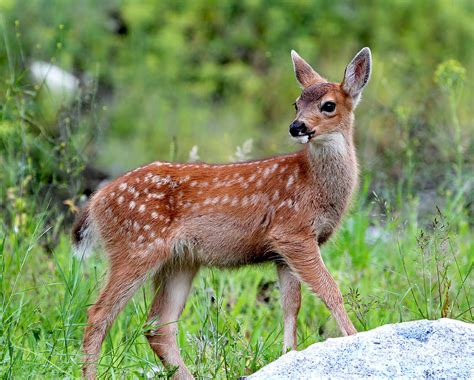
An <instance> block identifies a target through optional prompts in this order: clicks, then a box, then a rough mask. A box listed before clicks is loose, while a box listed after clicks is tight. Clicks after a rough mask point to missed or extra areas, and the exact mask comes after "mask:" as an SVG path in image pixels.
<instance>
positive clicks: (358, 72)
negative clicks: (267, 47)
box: [290, 47, 372, 144]
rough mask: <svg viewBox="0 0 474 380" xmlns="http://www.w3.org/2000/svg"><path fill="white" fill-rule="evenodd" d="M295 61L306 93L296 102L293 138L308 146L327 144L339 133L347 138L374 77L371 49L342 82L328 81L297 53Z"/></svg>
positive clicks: (350, 67)
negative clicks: (322, 142) (366, 90)
mask: <svg viewBox="0 0 474 380" xmlns="http://www.w3.org/2000/svg"><path fill="white" fill-rule="evenodd" d="M291 58H292V60H293V66H294V70H295V75H296V80H297V81H298V83H299V84H300V86H301V88H302V92H301V95H300V96H299V97H298V98H297V99H296V102H295V103H294V105H295V109H296V118H295V120H294V121H293V122H292V123H291V125H290V136H291V137H292V138H293V139H295V140H296V141H297V142H299V143H301V144H306V143H308V142H310V141H313V142H315V143H317V142H318V141H324V140H325V139H326V138H327V136H331V135H333V134H334V133H337V132H340V133H342V134H343V135H344V134H345V132H347V131H345V130H347V128H350V126H351V125H352V119H353V111H354V109H355V107H356V106H357V103H358V102H359V100H360V96H361V93H362V90H363V88H364V87H365V86H366V85H367V82H368V81H369V78H370V71H371V61H372V59H371V54H370V49H369V48H367V47H365V48H363V49H362V50H361V51H360V52H359V53H357V54H356V56H355V57H354V58H353V60H352V61H351V62H350V63H349V65H347V67H346V70H345V73H344V79H343V80H342V82H341V83H330V82H328V81H327V80H326V79H324V78H323V77H322V76H320V75H319V74H318V73H317V72H316V71H315V70H314V69H313V68H312V67H311V66H310V65H309V64H308V63H307V62H306V61H305V60H304V59H303V58H301V57H300V56H299V55H298V53H296V52H295V51H294V50H292V51H291Z"/></svg>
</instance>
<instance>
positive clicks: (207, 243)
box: [173, 215, 279, 267]
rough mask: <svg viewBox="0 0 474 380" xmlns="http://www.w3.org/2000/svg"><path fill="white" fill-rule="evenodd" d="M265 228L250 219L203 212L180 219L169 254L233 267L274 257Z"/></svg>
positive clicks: (204, 263)
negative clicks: (171, 252) (181, 221)
mask: <svg viewBox="0 0 474 380" xmlns="http://www.w3.org/2000/svg"><path fill="white" fill-rule="evenodd" d="M266 232H267V229H266V227H265V226H264V225H261V224H260V225H259V224H256V223H253V222H252V220H240V219H238V218H234V217H231V216H226V215H206V216H202V217H199V218H193V219H192V220H190V221H187V222H184V223H183V225H182V226H181V228H180V232H179V233H178V234H177V236H176V238H175V242H176V243H175V244H174V250H173V251H174V252H173V256H175V257H183V259H185V260H192V261H194V262H196V263H198V264H200V265H205V266H215V267H237V266H242V265H247V264H255V263H260V262H265V261H271V260H275V259H278V258H279V256H278V255H277V254H275V253H274V252H272V251H271V250H270V249H269V246H268V243H267V238H266V235H267V234H266Z"/></svg>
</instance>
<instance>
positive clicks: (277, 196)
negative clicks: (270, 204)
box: [272, 190, 280, 201]
mask: <svg viewBox="0 0 474 380" xmlns="http://www.w3.org/2000/svg"><path fill="white" fill-rule="evenodd" d="M278 198H280V192H279V191H278V190H275V192H274V193H273V197H272V201H277V200H278Z"/></svg>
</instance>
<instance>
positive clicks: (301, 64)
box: [291, 50, 324, 88]
mask: <svg viewBox="0 0 474 380" xmlns="http://www.w3.org/2000/svg"><path fill="white" fill-rule="evenodd" d="M291 59H292V60H293V68H294V70H295V75H296V80H297V81H298V83H299V84H300V86H301V88H306V87H309V86H311V85H312V84H315V83H317V82H324V79H323V78H322V77H321V76H320V75H319V74H318V73H317V72H316V71H314V70H313V68H312V67H311V66H310V65H309V64H308V63H307V62H306V61H305V60H304V59H303V58H301V57H300V56H299V55H298V53H297V52H296V51H294V50H292V51H291Z"/></svg>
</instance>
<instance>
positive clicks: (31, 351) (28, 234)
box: [0, 194, 474, 378]
mask: <svg viewBox="0 0 474 380" xmlns="http://www.w3.org/2000/svg"><path fill="white" fill-rule="evenodd" d="M365 198H366V194H362V196H361V197H360V198H359V199H360V200H359V201H357V202H356V203H355V206H354V208H353V210H352V212H351V213H350V215H349V216H348V217H347V218H346V220H345V222H344V224H343V225H342V227H341V229H340V231H339V233H338V234H337V235H336V237H335V238H334V239H333V240H332V241H331V242H330V243H328V244H327V245H326V246H325V247H324V248H323V256H324V258H325V261H326V264H327V266H328V267H329V270H330V272H331V273H332V274H333V276H334V277H335V279H336V281H337V282H338V283H339V285H340V287H341V289H342V291H343V293H345V294H346V297H345V299H346V303H347V305H346V306H347V307H348V308H349V310H350V315H351V318H352V320H353V321H354V322H355V324H356V327H357V328H358V329H359V330H366V329H371V328H374V327H377V326H380V325H383V324H386V323H394V322H400V321H406V320H412V319H421V318H429V319H436V318H440V317H450V318H456V319H460V320H465V321H470V322H472V321H473V309H472V306H473V303H474V300H473V297H472V287H473V285H474V284H473V280H472V274H471V271H472V265H473V262H474V240H473V239H472V231H471V230H470V229H469V226H468V225H467V220H466V218H465V217H464V216H463V215H456V214H452V215H443V214H441V212H440V211H438V210H436V209H435V210H433V218H432V219H431V222H430V224H427V225H426V226H422V225H420V224H418V223H417V218H416V217H417V215H416V214H415V213H414V212H406V213H397V212H395V211H394V210H392V211H389V212H388V213H387V211H386V209H385V211H384V212H385V214H384V215H383V218H380V216H374V213H375V212H380V210H381V209H383V208H382V207H380V203H381V201H380V200H376V201H374V203H373V204H363V201H362V200H363V199H365ZM446 202H447V206H446V208H449V202H450V200H449V199H447V200H446ZM385 207H386V208H387V206H386V204H385ZM411 209H413V210H414V209H415V208H414V207H413V208H411ZM43 220H44V217H42V216H38V217H31V218H29V219H28V221H27V222H26V223H25V224H23V225H22V227H21V229H22V230H21V231H18V232H15V231H3V232H2V234H1V235H0V239H1V245H0V289H1V293H0V294H1V298H0V303H1V304H0V310H1V311H0V313H1V314H0V315H1V317H0V374H1V376H2V377H3V378H27V377H28V378H70V377H77V376H79V375H80V367H81V354H80V346H81V338H82V331H83V327H84V323H85V320H86V309H87V307H88V306H89V305H90V304H91V303H92V302H94V300H95V296H96V294H97V291H98V287H99V284H101V283H103V280H104V276H105V268H106V263H105V260H104V259H103V258H102V256H101V255H100V254H98V255H95V256H94V257H93V258H91V259H90V260H89V261H87V262H85V263H81V262H79V261H77V260H76V259H74V258H72V256H71V255H70V252H71V246H70V242H69V238H68V236H67V235H62V236H61V239H60V242H59V244H58V246H57V247H56V248H54V249H52V250H50V251H47V250H44V249H43V248H42V247H41V246H40V245H39V244H38V241H39V240H40V238H41V236H42V235H43V234H45V233H48V231H47V230H45V226H44V223H43ZM376 220H379V221H380V220H384V221H383V225H381V226H380V228H381V229H380V230H379V231H381V233H382V234H381V236H379V237H378V238H375V239H367V238H366V233H367V228H369V227H370V228H373V227H374V223H375V222H374V221H376ZM368 240H369V241H368ZM150 288H151V285H150V284H149V283H147V285H146V286H144V287H143V289H142V290H140V291H139V292H138V293H137V295H136V296H135V297H134V298H133V300H132V301H131V302H130V303H129V304H128V306H127V307H126V309H125V311H124V312H123V313H122V314H121V315H120V316H119V318H118V319H117V321H116V323H115V325H114V327H113V328H112V330H111V332H110V333H109V335H108V337H107V338H106V341H105V344H104V346H103V350H102V356H101V360H100V365H99V373H100V374H102V375H103V376H106V377H107V378H109V377H110V378H116V377H123V376H126V377H127V378H130V377H138V378H145V377H146V374H147V373H152V372H150V371H155V372H156V371H158V373H159V374H160V376H163V377H164V378H166V372H165V371H164V370H163V368H162V366H161V365H160V364H159V362H158V360H157V358H156V357H155V356H154V355H153V352H152V350H151V349H150V348H149V347H148V343H147V341H146V339H145V337H144V335H143V331H144V329H145V327H144V325H145V321H146V316H147V312H148V306H149V303H150V301H151V290H150ZM278 297H279V292H278V285H277V281H276V274H275V270H274V268H273V267H272V265H265V266H261V267H258V268H252V267H247V268H243V269H240V270H237V271H222V270H215V269H203V270H202V271H201V272H200V274H199V275H198V276H197V277H196V279H195V281H194V286H193V290H192V293H191V296H190V298H189V300H188V304H187V307H186V309H185V311H184V313H183V316H182V318H181V319H180V321H179V336H178V339H179V343H180V346H181V350H182V355H183V357H184V358H185V361H186V363H187V364H188V366H189V368H190V369H191V371H192V372H193V373H194V374H195V376H196V377H198V378H236V377H238V376H240V375H244V374H249V373H252V372H254V371H255V370H257V369H258V368H260V367H261V366H263V365H265V364H267V363H269V362H271V361H272V360H274V359H276V358H278V357H279V355H280V352H281V347H282V328H283V325H282V312H281V309H280V305H279V298H278ZM338 334H339V333H338V330H337V328H336V325H335V322H334V321H333V320H332V318H331V317H330V314H329V312H328V311H327V309H326V308H325V307H324V306H323V304H322V303H321V302H320V301H319V300H318V299H316V298H315V297H314V296H313V295H312V294H311V293H310V292H309V291H308V290H307V289H306V288H305V289H304V294H303V306H302V309H301V312H300V315H299V318H298V341H299V348H300V349H302V348H305V347H307V346H308V345H310V344H312V343H314V342H318V341H321V340H324V339H325V338H327V337H333V336H337V335H338Z"/></svg>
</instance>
